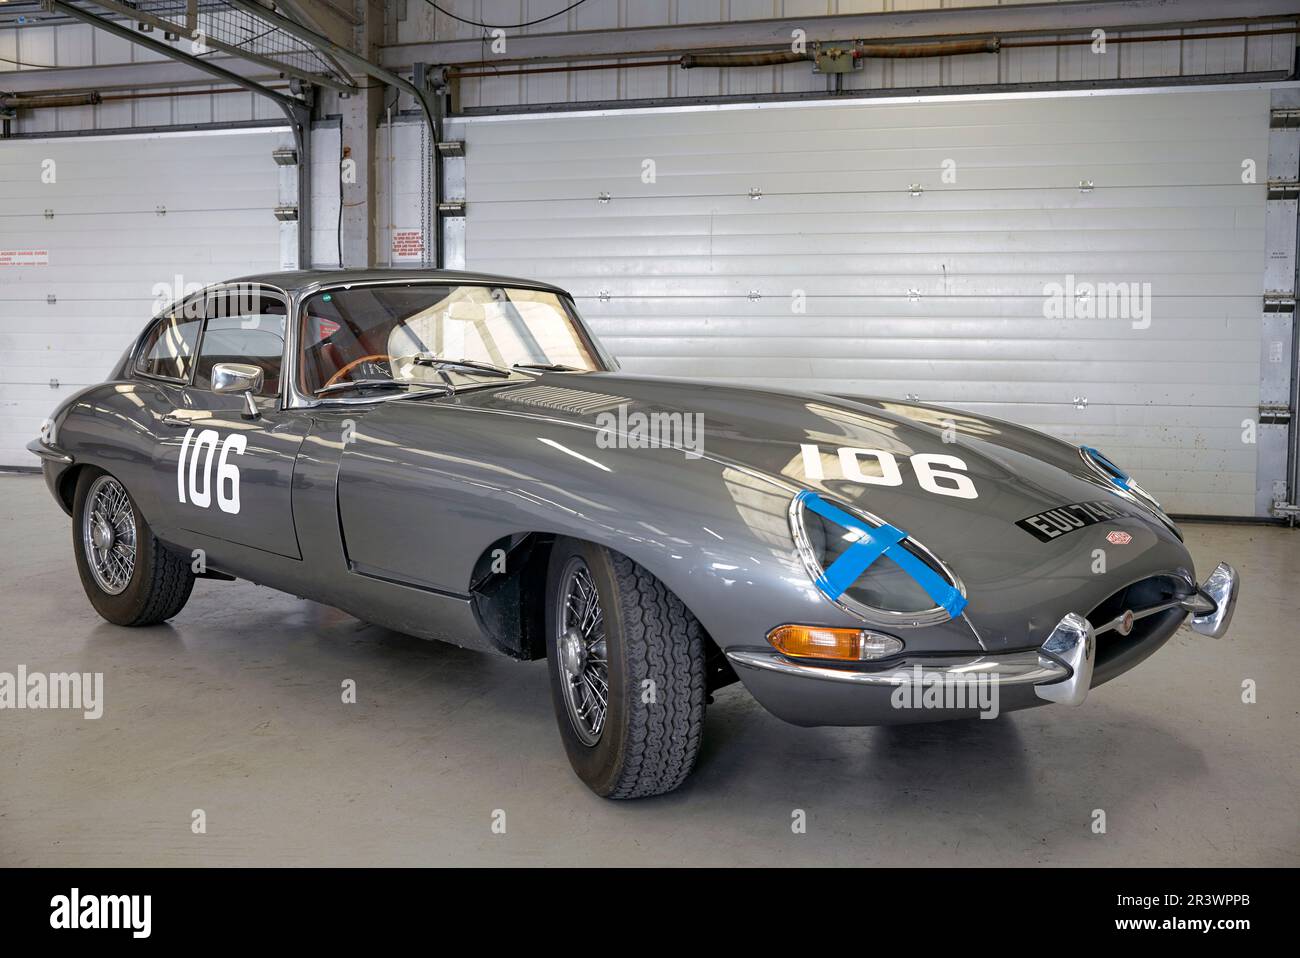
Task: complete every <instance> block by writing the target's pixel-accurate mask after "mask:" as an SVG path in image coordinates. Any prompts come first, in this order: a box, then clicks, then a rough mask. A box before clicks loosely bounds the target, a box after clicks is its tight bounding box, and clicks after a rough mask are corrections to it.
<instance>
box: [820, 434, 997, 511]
mask: <svg viewBox="0 0 1300 958" xmlns="http://www.w3.org/2000/svg"><path fill="white" fill-rule="evenodd" d="M799 451H800V452H801V453H802V454H803V472H804V475H805V476H807V477H808V478H809V479H825V478H826V473H825V470H824V469H823V468H822V451H821V449H820V448H819V447H818V446H817V445H815V444H814V443H800V445H799ZM838 454H839V463H840V478H841V479H847V480H848V481H849V482H862V483H866V484H868V485H873V486H901V485H902V484H903V474H902V472H901V471H900V470H899V468H898V459H897V458H896V457H895V456H894V454H893V453H892V452H887V451H886V450H884V449H857V448H854V447H851V446H845V447H843V448H841V449H840V450H838ZM867 456H870V457H872V458H873V459H875V461H876V463H877V465H878V466H879V471H880V475H875V474H874V473H875V471H876V470H874V469H873V470H871V472H866V473H864V472H863V471H862V463H861V461H860V459H861V458H862V457H867ZM908 461H909V462H910V463H911V464H912V471H913V472H914V473H916V481H917V482H918V483H920V485H921V488H922V489H924V490H925V491H926V492H929V493H932V494H933V495H936V496H953V497H955V498H957V499H978V498H979V493H978V492H976V491H975V483H974V482H972V481H971V478H970V476H968V475H966V463H964V462H962V461H961V460H960V459H958V458H957V457H956V456H945V455H940V454H938V453H929V452H919V453H917V454H916V455H914V456H910V457H909V458H908ZM937 466H947V467H948V468H947V469H938V468H936V467H937ZM953 470H956V471H955V472H954V471H953ZM940 479H942V480H943V481H944V485H940V484H939V480H940Z"/></svg>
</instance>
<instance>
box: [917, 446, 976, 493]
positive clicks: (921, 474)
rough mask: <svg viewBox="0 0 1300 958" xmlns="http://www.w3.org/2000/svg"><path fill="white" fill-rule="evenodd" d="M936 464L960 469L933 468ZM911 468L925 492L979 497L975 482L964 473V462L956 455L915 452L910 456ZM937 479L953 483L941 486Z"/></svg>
mask: <svg viewBox="0 0 1300 958" xmlns="http://www.w3.org/2000/svg"><path fill="white" fill-rule="evenodd" d="M936 465H940V466H950V467H952V468H953V469H960V470H961V471H960V472H949V471H948V470H947V469H936V468H934V467H935V466H936ZM912 468H913V469H914V470H915V471H916V481H917V482H919V483H920V484H921V488H922V489H924V490H925V491H926V492H933V493H934V494H935V495H936V496H956V497H957V498H958V499H977V498H979V493H977V492H976V491H975V483H973V482H971V478H970V476H968V475H966V463H964V462H962V461H961V460H960V459H958V458H957V457H956V456H941V455H939V454H938V453H931V452H923V453H917V454H916V455H915V456H913V457H912ZM937 479H947V480H949V481H950V482H952V483H953V485H952V486H950V487H944V486H941V485H939V483H938V482H936V481H935V480H937Z"/></svg>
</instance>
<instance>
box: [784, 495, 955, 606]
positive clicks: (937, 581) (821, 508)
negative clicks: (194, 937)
mask: <svg viewBox="0 0 1300 958" xmlns="http://www.w3.org/2000/svg"><path fill="white" fill-rule="evenodd" d="M790 530H791V533H792V535H793V536H794V542H795V547H796V549H797V550H798V552H799V557H800V559H801V560H802V561H803V564H804V568H805V569H806V570H807V572H808V575H809V576H810V577H811V578H812V580H813V582H814V583H816V585H817V588H818V589H820V590H821V592H822V594H823V595H825V596H826V597H827V598H828V599H830V600H831V601H832V602H834V603H835V604H836V605H838V606H839V607H840V608H842V609H844V610H845V611H847V612H851V613H852V614H854V615H856V616H858V617H859V618H861V619H863V620H864V621H866V622H870V623H871V624H873V625H882V626H887V627H888V626H892V627H894V628H908V627H912V626H923V625H935V624H937V623H940V622H946V621H948V620H949V619H951V618H954V617H955V616H958V615H960V614H961V612H962V609H964V608H965V607H966V587H965V586H964V585H962V582H961V580H960V579H959V578H958V577H957V575H956V573H954V572H953V571H952V570H951V569H949V568H948V567H947V566H946V565H944V563H943V562H942V561H941V560H940V559H939V557H938V556H936V555H935V554H934V553H933V552H931V551H930V550H929V549H927V548H926V547H925V546H923V545H921V543H919V542H917V541H916V540H915V539H913V538H912V537H911V536H909V535H908V534H907V533H906V532H904V531H903V530H901V529H897V528H895V527H894V526H891V525H890V524H889V523H887V522H885V520H883V519H881V518H879V517H878V516H874V515H872V514H871V513H869V512H865V511H863V510H861V509H857V508H855V507H853V506H850V505H847V504H845V503H842V502H836V501H833V500H830V499H826V498H824V497H822V496H820V495H818V494H816V493H813V492H808V491H804V492H801V493H799V495H797V496H795V498H794V500H793V501H792V502H791V503H790Z"/></svg>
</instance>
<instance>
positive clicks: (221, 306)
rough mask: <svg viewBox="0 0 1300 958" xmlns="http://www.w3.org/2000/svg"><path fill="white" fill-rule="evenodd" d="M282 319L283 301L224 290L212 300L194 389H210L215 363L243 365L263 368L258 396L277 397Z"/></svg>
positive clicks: (255, 291)
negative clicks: (260, 389)
mask: <svg viewBox="0 0 1300 958" xmlns="http://www.w3.org/2000/svg"><path fill="white" fill-rule="evenodd" d="M285 319H286V309H285V304H284V301H283V300H281V299H280V298H279V297H278V296H275V295H272V294H269V293H266V292H263V291H261V290H258V289H252V290H230V291H224V292H221V293H218V294H217V295H215V296H213V297H211V299H210V300H209V302H208V321H207V326H206V327H205V328H204V330H203V340H202V342H201V343H200V344H199V357H198V361H197V363H196V365H195V370H194V388H195V389H211V388H212V367H213V366H215V365H216V364H217V363H246V364H248V365H252V366H260V367H261V368H262V391H261V392H260V393H258V395H259V396H276V395H279V392H280V365H281V363H282V362H283V361H284V329H285Z"/></svg>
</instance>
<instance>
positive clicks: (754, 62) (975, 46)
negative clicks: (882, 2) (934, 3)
mask: <svg viewBox="0 0 1300 958" xmlns="http://www.w3.org/2000/svg"><path fill="white" fill-rule="evenodd" d="M837 48H838V49H842V50H844V51H845V52H846V53H849V54H850V55H851V56H852V57H853V59H855V60H867V59H872V60H876V59H880V60H895V59H898V60H903V59H907V60H910V59H916V58H920V57H955V56H963V55H965V54H968V53H997V52H998V50H999V49H1000V48H1001V42H1000V41H999V40H997V39H996V38H993V39H984V40H945V41H941V42H938V43H859V44H856V45H854V46H851V47H850V46H848V45H840V46H838V47H837ZM830 49H835V48H828V49H827V52H829V50H830ZM816 59H817V52H816V51H815V50H808V51H804V52H795V51H793V50H779V51H776V52H774V53H687V54H683V56H682V58H681V65H682V69H683V70H691V69H695V68H697V67H771V66H781V65H782V64H786V63H801V62H805V61H812V60H816Z"/></svg>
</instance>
